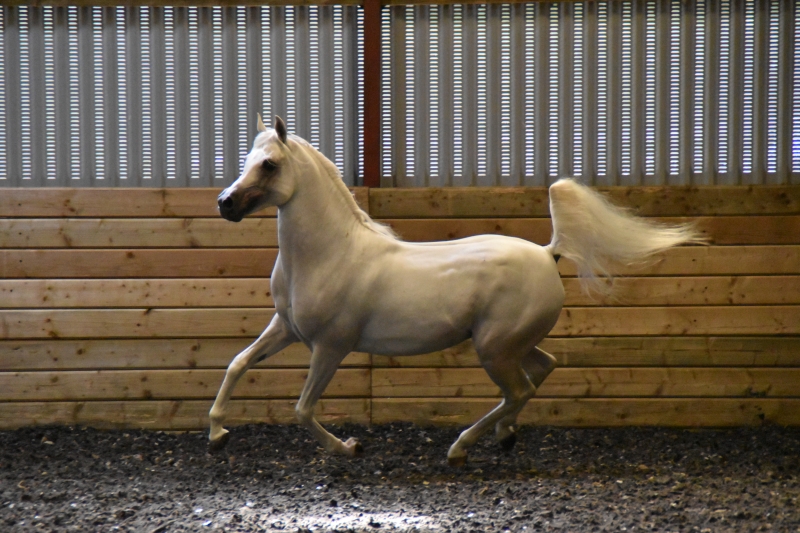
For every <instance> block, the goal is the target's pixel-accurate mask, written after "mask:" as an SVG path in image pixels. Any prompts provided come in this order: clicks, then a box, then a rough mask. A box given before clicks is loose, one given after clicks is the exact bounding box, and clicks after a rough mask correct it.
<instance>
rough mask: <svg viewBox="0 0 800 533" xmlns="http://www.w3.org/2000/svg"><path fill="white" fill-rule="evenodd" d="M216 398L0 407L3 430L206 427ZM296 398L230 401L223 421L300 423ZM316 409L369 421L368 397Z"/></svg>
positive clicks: (333, 419) (320, 414)
mask: <svg viewBox="0 0 800 533" xmlns="http://www.w3.org/2000/svg"><path fill="white" fill-rule="evenodd" d="M211 403H212V400H150V401H98V402H76V401H65V402H7V403H3V404H2V408H0V429H2V430H8V429H15V428H18V427H23V426H39V425H48V424H64V425H80V426H91V427H96V428H108V429H112V428H117V429H127V428H140V429H152V430H191V431H196V430H207V429H208V425H209V422H208V411H209V409H211ZM296 403H297V400H232V401H231V402H230V403H229V404H228V412H227V416H226V418H225V425H226V426H228V427H231V426H239V425H242V424H254V423H260V424H292V423H296V421H297V417H296V415H295V411H294V406H295V405H296ZM314 412H315V414H316V416H317V419H318V420H319V421H320V422H322V423H324V424H344V423H352V424H369V423H370V400H368V399H365V398H363V399H362V398H323V399H322V400H320V401H319V402H318V403H317V405H316V408H315V409H314Z"/></svg>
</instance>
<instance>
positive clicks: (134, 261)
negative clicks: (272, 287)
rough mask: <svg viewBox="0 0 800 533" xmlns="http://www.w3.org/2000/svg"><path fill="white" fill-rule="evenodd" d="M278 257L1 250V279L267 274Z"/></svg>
mask: <svg viewBox="0 0 800 533" xmlns="http://www.w3.org/2000/svg"><path fill="white" fill-rule="evenodd" d="M277 257H278V249H277V248H266V249H253V250H250V249H236V248H231V249H194V250H187V249H175V250H142V249H135V250H130V249H128V250H0V278H5V279H14V278H38V279H71V278H79V279H85V278H210V277H220V278H239V277H262V276H263V277H265V278H268V277H269V276H270V274H271V273H272V267H273V266H275V261H276V259H277Z"/></svg>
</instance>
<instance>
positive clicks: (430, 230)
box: [381, 215, 800, 245]
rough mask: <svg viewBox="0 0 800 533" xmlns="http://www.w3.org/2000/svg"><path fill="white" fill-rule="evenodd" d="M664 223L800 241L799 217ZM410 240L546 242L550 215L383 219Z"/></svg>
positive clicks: (728, 239)
mask: <svg viewBox="0 0 800 533" xmlns="http://www.w3.org/2000/svg"><path fill="white" fill-rule="evenodd" d="M654 220H655V221H657V222H663V223H665V224H683V223H688V222H692V223H694V224H696V227H697V229H698V231H699V232H700V233H701V234H702V235H703V236H704V237H706V238H707V239H708V240H709V243H711V244H721V245H735V244H799V243H800V216H795V215H786V216H717V217H693V218H684V217H674V218H656V219H654ZM381 222H384V223H386V224H388V225H389V226H391V227H392V229H393V230H394V231H396V232H397V233H398V234H399V235H400V236H401V237H402V238H403V239H405V240H407V241H412V242H423V241H448V240H454V239H462V238H464V237H471V236H473V235H484V234H495V235H506V236H509V237H518V238H520V239H525V240H527V241H531V242H535V243H537V244H540V245H545V244H548V243H549V242H550V238H551V234H552V227H551V224H550V219H549V218H436V219H382V220H381Z"/></svg>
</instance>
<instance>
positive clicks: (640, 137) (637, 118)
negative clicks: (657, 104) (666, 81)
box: [630, 0, 647, 185]
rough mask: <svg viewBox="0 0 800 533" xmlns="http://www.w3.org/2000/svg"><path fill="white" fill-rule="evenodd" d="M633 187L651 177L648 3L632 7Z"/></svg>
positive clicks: (635, 0) (637, 0) (635, 3)
mask: <svg viewBox="0 0 800 533" xmlns="http://www.w3.org/2000/svg"><path fill="white" fill-rule="evenodd" d="M631 16H632V18H633V20H632V21H631V25H632V28H631V34H632V40H633V42H632V43H631V183H630V184H631V185H642V184H643V183H644V181H645V175H646V174H647V0H633V5H632V6H631Z"/></svg>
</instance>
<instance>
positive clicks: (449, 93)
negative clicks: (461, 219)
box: [431, 4, 454, 187]
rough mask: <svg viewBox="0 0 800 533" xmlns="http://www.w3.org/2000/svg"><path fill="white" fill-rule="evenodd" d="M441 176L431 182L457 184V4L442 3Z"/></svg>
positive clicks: (440, 85)
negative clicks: (455, 93)
mask: <svg viewBox="0 0 800 533" xmlns="http://www.w3.org/2000/svg"><path fill="white" fill-rule="evenodd" d="M438 104H439V131H438V135H439V141H438V146H439V176H438V179H437V182H436V183H431V185H436V186H440V187H441V186H447V185H452V184H453V172H454V156H453V152H454V150H453V148H454V143H453V6H452V4H449V5H441V6H439V102H438Z"/></svg>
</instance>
